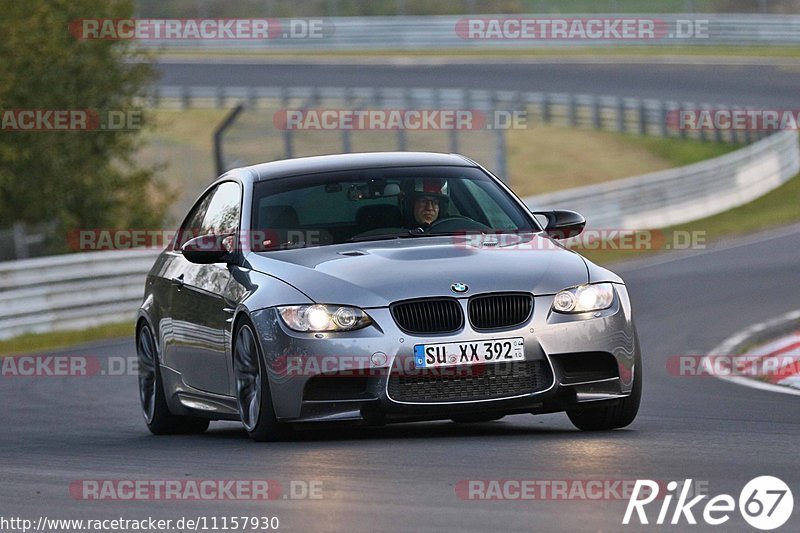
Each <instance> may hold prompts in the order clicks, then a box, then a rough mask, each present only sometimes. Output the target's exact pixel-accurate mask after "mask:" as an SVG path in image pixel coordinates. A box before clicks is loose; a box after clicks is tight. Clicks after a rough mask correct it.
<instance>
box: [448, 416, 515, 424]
mask: <svg viewBox="0 0 800 533" xmlns="http://www.w3.org/2000/svg"><path fill="white" fill-rule="evenodd" d="M505 416H506V415H498V414H474V415H458V416H454V417H453V418H451V419H450V420H452V421H453V422H455V423H456V424H477V423H480V422H494V421H495V420H500V419H501V418H503V417H505Z"/></svg>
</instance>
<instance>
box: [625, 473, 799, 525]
mask: <svg viewBox="0 0 800 533" xmlns="http://www.w3.org/2000/svg"><path fill="white" fill-rule="evenodd" d="M691 486H692V480H691V479H687V480H686V481H685V482H684V483H683V484H679V483H678V482H677V481H670V482H669V483H667V487H666V489H667V490H666V493H665V494H659V488H660V487H661V485H660V484H659V483H657V482H655V481H652V480H649V479H644V480H642V479H638V480H636V484H635V485H634V487H633V494H631V497H630V499H629V500H628V507H627V508H626V509H625V516H624V517H623V519H622V523H623V524H625V525H628V524H631V523H633V524H636V523H637V521H638V523H639V524H650V523H651V522H650V520H652V519H653V515H652V513H651V515H650V516H649V517H648V515H647V511H646V510H645V507H646V506H647V505H649V504H650V503H652V502H654V501H655V500H656V499H659V500H661V505H660V508H659V510H658V516H657V518H656V519H655V522H654V524H658V525H663V524H670V525H678V524H692V525H695V524H697V518H698V517H699V518H702V520H703V521H704V522H705V523H706V524H708V525H711V526H720V525H722V524H725V523H726V522H727V521H728V520H730V518H731V514H732V513H733V512H734V511H735V510H736V508H737V501H736V500H734V497H733V496H731V495H729V494H719V495H717V496H714V497H712V498H710V499H709V500H708V501H706V502H704V505H702V504H701V502H702V501H703V500H704V499H706V498H708V495H707V494H701V495H699V496H694V497H692V498H691V499H689V498H690V489H691ZM676 498H677V499H676ZM673 500H676V501H675V505H674V507H673V506H672V502H673ZM654 507H657V505H656V506H654ZM793 508H794V498H793V497H792V491H791V490H790V489H789V486H788V485H787V484H786V483H784V482H783V481H782V480H781V479H778V478H776V477H773V476H759V477H757V478H754V479H751V480H750V481H748V482H747V484H746V485H745V486H744V488H743V489H742V491H741V492H740V493H739V500H738V510H739V513H740V514H741V515H742V518H744V520H745V522H747V523H748V524H750V525H751V526H752V527H754V528H756V529H760V530H762V531H768V530H771V529H776V528H779V527H781V526H782V525H783V524H785V523H786V521H787V520H789V517H790V516H792V510H793ZM652 510H655V509H652ZM695 514H697V515H699V516H697V517H696V516H695Z"/></svg>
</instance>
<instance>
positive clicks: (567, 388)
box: [251, 284, 641, 424]
mask: <svg viewBox="0 0 800 533" xmlns="http://www.w3.org/2000/svg"><path fill="white" fill-rule="evenodd" d="M615 288H616V291H617V296H618V297H617V298H616V300H615V303H614V305H612V306H611V307H610V308H609V309H606V310H604V311H600V312H597V313H583V314H580V315H560V314H557V313H552V312H551V311H550V309H551V304H552V300H553V296H552V295H547V296H536V297H535V301H534V311H533V314H532V316H531V317H530V319H529V320H528V322H527V323H525V324H523V325H521V326H519V327H515V328H511V329H505V330H497V331H492V332H490V333H487V332H483V331H481V332H479V331H475V330H473V329H472V328H471V326H470V324H469V321H465V324H464V326H463V328H462V329H461V330H459V331H457V332H455V333H451V334H446V335H426V336H425V337H418V336H414V335H409V334H407V333H404V332H402V331H401V330H400V329H399V328H398V327H397V325H396V324H395V322H394V320H393V318H392V316H391V313H390V311H389V309H388V308H374V309H367V310H366V311H367V312H368V313H369V315H370V316H371V317H372V319H373V320H374V324H373V325H372V326H369V327H367V328H364V329H361V330H357V331H353V332H346V333H324V334H320V333H316V334H315V333H298V332H295V331H292V330H289V329H288V328H287V327H286V326H285V325H284V324H283V323H282V321H281V320H280V319H279V318H278V314H277V312H276V310H275V309H274V308H268V309H263V310H260V311H256V312H253V313H252V314H251V318H252V320H253V322H254V324H255V326H256V329H257V331H258V332H259V336H260V340H261V345H262V349H263V353H264V358H265V363H266V366H267V369H268V374H269V386H270V391H271V394H272V400H273V404H274V407H275V413H276V415H277V417H278V418H279V419H280V420H283V421H286V422H293V423H295V422H296V423H301V422H326V421H340V422H341V421H350V422H361V423H374V424H382V423H388V422H395V421H398V422H399V421H414V420H434V419H446V418H452V417H454V416H458V415H466V414H470V415H475V414H487V415H489V414H497V415H502V414H515V413H529V412H532V413H547V412H557V411H564V410H566V409H569V408H571V407H575V406H577V405H579V404H584V403H586V402H598V401H602V402H613V401H616V400H619V399H620V398H624V397H625V396H627V395H629V394H630V391H631V387H632V384H633V376H634V374H635V373H636V372H639V365H640V364H641V363H640V353H639V346H638V341H637V338H636V333H635V327H634V325H633V321H632V318H631V311H630V302H629V299H628V295H627V291H626V290H625V286H624V285H620V284H618V285H615ZM459 302H460V303H461V304H462V308H463V309H462V310H463V311H464V312H465V313H466V305H467V299H466V298H465V299H463V300H459ZM512 337H522V338H523V339H524V343H525V363H524V364H529V365H535V366H536V367H537V368H538V369H539V374H538V377H537V379H536V381H535V383H536V384H535V386H532V387H530V388H529V389H528V390H524V391H523V390H515V391H512V392H510V393H509V394H507V395H503V393H502V389H498V390H500V391H501V392H499V393H497V391H495V394H493V395H492V396H491V397H487V398H476V397H475V396H474V394H473V395H472V396H471V397H470V398H469V399H467V400H460V399H458V398H457V397H456V398H453V399H436V400H435V401H424V400H421V399H414V400H413V401H405V400H403V399H400V398H397V397H396V396H397V393H396V392H395V393H394V395H393V393H392V392H390V390H395V391H396V390H397V389H396V383H395V386H393V387H390V380H392V379H398V377H400V376H407V375H408V374H409V373H411V374H413V373H414V372H418V371H416V370H415V369H414V367H413V350H414V346H415V345H417V344H431V343H444V342H461V341H482V340H490V339H499V338H512ZM498 364H502V363H490V365H498ZM483 366H484V368H483V370H484V371H485V370H489V371H490V372H494V373H497V372H499V370H497V369H498V368H499V367H492V368H488V367H489V365H483ZM510 368H511V371H512V372H513V371H514V370H513V366H512V367H510ZM448 370H450V371H453V372H452V373H451V374H449V375H450V376H451V378H450V379H458V377H459V376H462V375H463V372H469V371H470V369H469V367H449V368H448ZM459 372H462V374H459ZM443 379H447V378H446V377H445V378H443ZM486 379H487V381H484V383H488V382H489V381H488V380H489V379H491V380H492V381H491V382H492V383H498V381H497V380H502V379H503V377H502V376H500V375H497V376H495V375H492V376H491V377H490V378H486ZM498 394H499V396H498Z"/></svg>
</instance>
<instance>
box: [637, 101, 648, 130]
mask: <svg viewBox="0 0 800 533" xmlns="http://www.w3.org/2000/svg"><path fill="white" fill-rule="evenodd" d="M638 107H639V135H642V136H644V135H647V110H646V109H645V107H644V100H639V106H638Z"/></svg>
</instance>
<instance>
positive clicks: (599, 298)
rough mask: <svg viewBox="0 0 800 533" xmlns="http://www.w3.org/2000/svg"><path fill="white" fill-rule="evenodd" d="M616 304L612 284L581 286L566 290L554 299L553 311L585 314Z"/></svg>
mask: <svg viewBox="0 0 800 533" xmlns="http://www.w3.org/2000/svg"><path fill="white" fill-rule="evenodd" d="M612 303H614V287H613V285H611V283H598V284H597V285H581V286H579V287H572V288H570V289H564V290H563V291H561V292H559V293H558V294H556V297H555V298H554V299H553V311H557V312H559V313H585V312H587V311H600V310H601V309H607V308H609V307H611V304H612Z"/></svg>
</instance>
